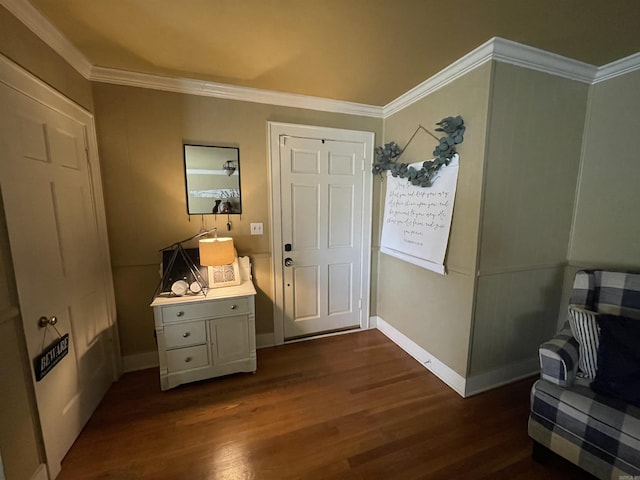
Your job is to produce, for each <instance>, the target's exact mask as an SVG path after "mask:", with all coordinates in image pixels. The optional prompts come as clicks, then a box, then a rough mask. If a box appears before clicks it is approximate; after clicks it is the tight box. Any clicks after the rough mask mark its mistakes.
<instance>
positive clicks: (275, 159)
mask: <svg viewBox="0 0 640 480" xmlns="http://www.w3.org/2000/svg"><path fill="white" fill-rule="evenodd" d="M281 136H289V137H302V138H313V139H318V140H336V141H343V142H344V141H347V142H359V143H362V146H363V153H364V185H363V189H362V206H361V208H362V252H361V255H362V256H361V260H362V261H361V265H362V269H361V272H360V275H361V287H360V288H361V292H360V293H361V298H362V308H361V310H360V328H361V329H367V328H369V297H370V290H371V289H370V286H371V202H372V178H373V174H371V173H370V172H371V168H372V166H373V149H374V146H373V145H374V141H375V134H374V133H373V132H364V131H358V130H345V129H340V128H329V127H315V126H312V125H297V124H293V123H279V122H268V142H269V164H270V169H269V174H270V179H269V184H270V189H271V205H270V215H271V260H272V262H271V269H272V273H273V297H274V299H273V300H274V301H273V330H274V332H273V337H274V338H273V339H274V343H275V344H276V345H282V344H283V343H284V283H283V278H282V262H283V254H282V252H283V247H282V245H283V244H282V208H281V206H282V199H281V183H280V160H279V156H280V137H281Z"/></svg>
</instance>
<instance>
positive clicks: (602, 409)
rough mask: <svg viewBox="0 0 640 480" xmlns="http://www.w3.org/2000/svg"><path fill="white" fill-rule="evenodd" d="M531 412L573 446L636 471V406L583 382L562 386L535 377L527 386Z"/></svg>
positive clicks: (639, 432)
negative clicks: (601, 393) (528, 386)
mask: <svg viewBox="0 0 640 480" xmlns="http://www.w3.org/2000/svg"><path fill="white" fill-rule="evenodd" d="M531 416H532V418H533V419H534V420H535V421H536V422H538V423H539V424H540V425H542V426H544V428H546V429H548V430H549V431H550V432H553V433H555V434H557V435H560V436H562V437H563V438H566V439H569V440H570V441H571V442H574V443H575V444H576V447H577V448H579V449H581V450H585V451H588V452H590V454H592V455H595V456H597V457H598V458H601V459H603V460H604V461H606V462H608V463H610V464H612V465H613V464H618V465H619V466H620V467H621V468H622V470H623V471H634V472H636V471H637V472H639V473H640V408H638V407H636V406H634V405H631V404H629V403H627V402H625V401H623V400H620V399H617V398H613V397H608V396H605V395H600V394H598V393H596V392H594V391H593V390H591V389H590V388H589V387H587V386H581V385H573V386H572V387H571V388H563V387H560V386H558V385H554V384H552V383H549V382H547V381H545V380H538V381H537V382H536V383H535V385H534V386H533V388H532V390H531Z"/></svg>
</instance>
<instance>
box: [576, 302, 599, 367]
mask: <svg viewBox="0 0 640 480" xmlns="http://www.w3.org/2000/svg"><path fill="white" fill-rule="evenodd" d="M597 318H598V313H596V312H593V311H591V310H586V309H584V308H579V307H577V306H576V305H569V326H570V327H571V333H573V336H574V337H575V339H576V340H577V341H578V345H579V352H580V353H579V357H578V368H579V369H580V372H579V374H578V376H582V377H585V378H595V377H596V371H597V369H598V346H599V338H598V337H599V328H598V322H597Z"/></svg>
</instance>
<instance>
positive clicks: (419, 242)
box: [381, 156, 458, 274]
mask: <svg viewBox="0 0 640 480" xmlns="http://www.w3.org/2000/svg"><path fill="white" fill-rule="evenodd" d="M418 168H419V166H418ZM457 179H458V158H457V156H456V157H454V159H453V160H452V162H451V164H450V165H449V166H447V167H442V168H441V169H440V173H439V176H438V178H437V180H436V181H435V182H434V184H433V186H432V187H426V188H425V187H418V186H415V185H411V183H409V182H408V181H407V180H406V179H403V178H397V177H393V176H391V175H390V174H389V175H387V194H386V198H385V208H384V221H383V224H382V241H381V251H382V252H383V253H387V254H389V255H393V256H395V257H398V258H401V259H403V260H406V261H408V262H411V263H414V264H416V265H419V266H422V267H424V268H428V269H430V270H434V271H436V272H439V273H443V274H444V257H445V254H446V251H447V242H448V239H449V230H450V229H451V217H452V215H453V204H454V201H455V195H456V183H457Z"/></svg>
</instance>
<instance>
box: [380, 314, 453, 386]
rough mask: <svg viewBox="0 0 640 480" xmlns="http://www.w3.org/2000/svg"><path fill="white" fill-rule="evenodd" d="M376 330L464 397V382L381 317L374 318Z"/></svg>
mask: <svg viewBox="0 0 640 480" xmlns="http://www.w3.org/2000/svg"><path fill="white" fill-rule="evenodd" d="M376 325H377V329H378V330H380V331H381V332H382V333H384V334H385V335H386V336H387V337H389V339H390V340H391V341H392V342H393V343H395V344H396V345H398V346H399V347H400V348H402V349H403V350H404V351H405V352H407V353H408V354H409V355H411V356H412V357H413V358H415V359H416V360H417V361H418V362H420V363H421V364H422V365H423V366H424V367H425V368H426V369H427V370H429V371H431V373H433V374H434V375H435V376H436V377H438V378H439V379H440V380H442V381H443V382H444V383H446V384H447V385H448V386H449V387H451V388H452V389H453V390H454V391H455V392H456V393H457V394H458V395H460V396H461V397H464V396H465V386H466V380H465V378H464V377H462V376H461V375H459V374H458V373H456V372H455V371H454V370H452V369H451V368H449V367H448V366H447V365H445V364H444V363H442V362H441V361H440V360H438V359H437V358H436V357H434V356H433V355H432V354H430V353H429V352H427V351H426V350H425V349H424V348H422V347H421V346H420V345H418V344H417V343H415V342H414V341H413V340H411V339H410V338H409V337H407V336H406V335H405V334H404V333H402V332H400V331H399V330H396V328H395V327H393V326H391V325H390V324H388V323H387V322H385V321H384V320H383V319H382V318H381V317H376Z"/></svg>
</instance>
